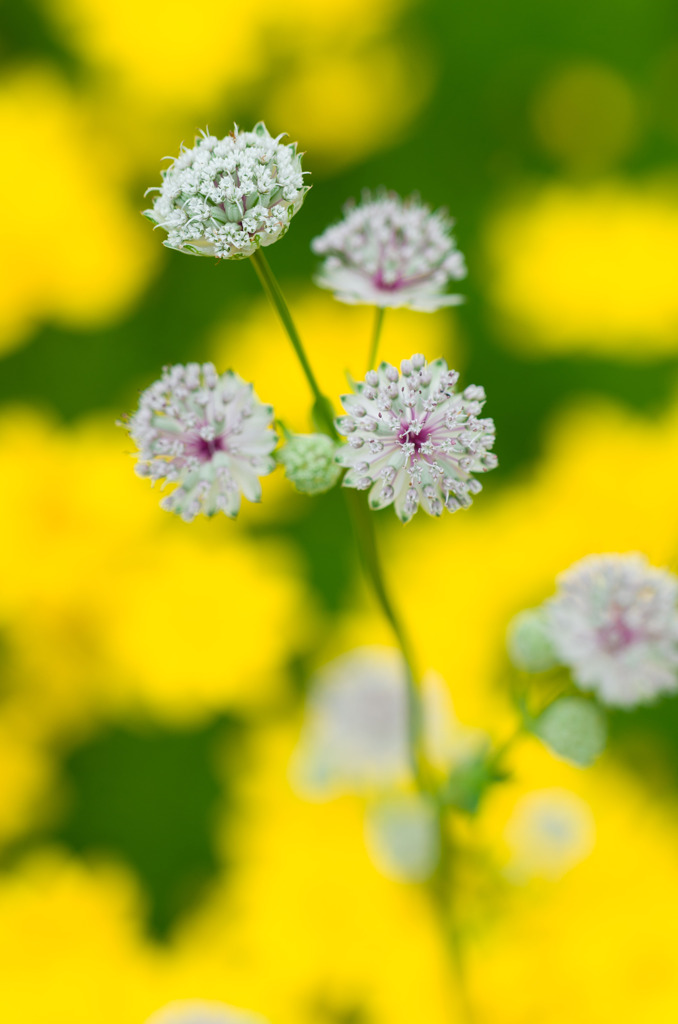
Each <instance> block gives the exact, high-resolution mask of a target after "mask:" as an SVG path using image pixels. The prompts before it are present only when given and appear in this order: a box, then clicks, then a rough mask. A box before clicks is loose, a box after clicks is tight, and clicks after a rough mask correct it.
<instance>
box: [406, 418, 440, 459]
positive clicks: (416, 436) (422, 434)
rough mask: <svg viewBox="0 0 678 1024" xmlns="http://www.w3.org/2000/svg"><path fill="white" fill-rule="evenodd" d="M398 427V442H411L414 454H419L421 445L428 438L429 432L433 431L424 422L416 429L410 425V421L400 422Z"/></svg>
mask: <svg viewBox="0 0 678 1024" xmlns="http://www.w3.org/2000/svg"><path fill="white" fill-rule="evenodd" d="M400 427H401V429H400V433H399V434H398V441H399V442H400V444H407V443H408V442H409V443H410V444H413V445H414V451H415V454H416V455H418V454H419V452H420V451H421V447H422V445H423V444H425V443H426V441H428V440H429V438H430V437H431V434H432V433H433V430H432V428H431V427H427V426H426V424H424V425H423V426H422V427H420V428H419V429H418V430H413V429H412V425H411V424H410V423H401V424H400Z"/></svg>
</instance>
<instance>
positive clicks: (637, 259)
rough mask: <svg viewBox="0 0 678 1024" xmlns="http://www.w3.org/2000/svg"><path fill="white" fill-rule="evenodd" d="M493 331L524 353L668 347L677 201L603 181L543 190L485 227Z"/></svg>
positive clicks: (677, 316) (644, 355)
mask: <svg viewBox="0 0 678 1024" xmlns="http://www.w3.org/2000/svg"><path fill="white" fill-rule="evenodd" d="M487 253H488V260H489V270H490V279H489V286H490V298H491V302H492V303H493V305H494V308H495V311H496V314H497V317H498V329H499V331H500V333H501V334H502V335H503V336H504V337H505V338H506V340H507V341H508V342H509V343H510V344H511V345H512V346H513V347H514V348H517V349H519V350H521V351H523V352H525V353H527V354H530V355H562V354H566V353H577V354H578V353H594V354H596V355H609V356H613V357H616V356H619V357H623V358H626V359H638V360H647V359H652V358H657V357H658V356H664V355H668V354H671V353H674V352H675V351H676V344H677V343H676V334H677V332H678V290H677V289H676V278H677V277H678V198H676V194H675V193H671V192H670V191H662V190H661V189H659V188H652V187H650V186H649V185H648V186H640V185H632V184H629V183H624V182H622V181H608V182H604V183H601V184H597V185H591V186H588V187H583V186H582V187H576V186H572V185H566V184H553V185H547V186H543V187H542V188H541V189H539V190H537V191H535V192H534V194H533V195H531V196H530V197H528V198H526V199H525V200H524V201H522V202H517V203H515V204H514V205H512V206H509V207H508V208H506V209H505V210H503V211H501V212H500V213H498V214H497V215H496V216H495V218H494V220H493V221H492V222H491V223H490V224H489V226H488V232H487Z"/></svg>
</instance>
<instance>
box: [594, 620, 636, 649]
mask: <svg viewBox="0 0 678 1024" xmlns="http://www.w3.org/2000/svg"><path fill="white" fill-rule="evenodd" d="M637 639H638V636H637V634H636V633H635V632H634V630H632V629H631V628H630V627H629V626H628V625H627V624H626V623H625V622H624V620H623V619H622V617H621V615H617V616H616V617H615V618H614V620H613V621H612V622H609V623H608V624H607V625H606V626H601V628H600V629H599V630H598V640H599V641H600V644H601V646H602V647H604V648H605V650H606V651H607V652H608V653H609V654H616V653H617V651H622V650H624V648H625V647H628V646H629V645H630V644H632V643H634V641H635V640H637Z"/></svg>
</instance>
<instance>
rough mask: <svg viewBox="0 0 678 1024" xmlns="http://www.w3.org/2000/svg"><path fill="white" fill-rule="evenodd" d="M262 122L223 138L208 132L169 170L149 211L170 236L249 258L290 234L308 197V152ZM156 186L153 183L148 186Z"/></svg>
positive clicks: (185, 248) (177, 244)
mask: <svg viewBox="0 0 678 1024" xmlns="http://www.w3.org/2000/svg"><path fill="white" fill-rule="evenodd" d="M281 138H282V136H281V135H279V136H278V137H277V138H273V137H272V136H271V135H270V134H269V132H268V130H267V128H266V126H265V125H264V124H263V122H261V121H260V122H259V124H257V125H255V126H254V129H253V131H251V132H243V131H240V130H239V129H238V127H237V125H236V127H235V130H234V131H233V132H232V134H231V135H227V136H226V138H224V139H217V138H216V137H215V136H214V135H209V134H207V133H204V134H203V135H201V136H199V137H198V138H197V139H196V143H195V145H194V146H193V147H192V148H191V149H187V148H183V149H182V151H181V152H180V154H179V156H178V157H177V158H176V159H175V160H174V161H173V162H172V164H171V165H170V166H169V167H168V168H167V169H166V170H164V171H163V172H162V179H163V180H162V185H161V186H159V189H158V191H159V193H160V194H159V195H158V196H157V197H156V199H155V200H154V203H153V208H152V209H150V210H145V211H144V215H145V216H146V217H148V218H149V220H152V221H153V222H154V223H155V224H156V225H157V226H158V227H161V228H163V229H164V230H165V231H166V232H167V238H166V239H165V242H164V244H165V245H166V246H168V247H169V248H170V249H178V250H179V251H180V252H188V253H192V254H193V255H195V256H216V257H218V258H219V259H245V257H247V256H251V255H252V253H253V252H254V251H255V250H256V249H258V248H259V246H263V245H271V244H272V243H273V242H276V241H277V240H278V239H279V238H281V237H282V235H284V234H285V232H286V231H287V228H288V227H289V223H290V220H291V219H292V217H293V216H294V214H295V213H296V212H297V210H298V209H299V207H300V206H301V204H302V203H303V201H304V196H305V195H306V193H307V192H308V188H309V186H307V185H304V172H303V171H302V169H301V155H300V154H298V153H297V147H296V143H293V144H291V145H283V144H282V143H281V142H280V139H281ZM149 191H150V190H149Z"/></svg>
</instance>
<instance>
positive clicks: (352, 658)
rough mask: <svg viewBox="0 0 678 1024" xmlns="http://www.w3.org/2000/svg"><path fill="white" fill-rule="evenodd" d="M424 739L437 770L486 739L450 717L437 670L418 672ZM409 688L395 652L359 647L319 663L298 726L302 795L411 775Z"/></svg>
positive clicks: (296, 766) (396, 781)
mask: <svg viewBox="0 0 678 1024" xmlns="http://www.w3.org/2000/svg"><path fill="white" fill-rule="evenodd" d="M421 698H422V705H423V744H424V749H425V754H426V757H427V760H428V762H429V764H430V765H431V766H432V767H433V768H434V769H435V770H437V771H439V772H445V771H446V770H449V767H450V766H451V765H452V764H453V763H454V762H455V761H459V760H463V759H466V758H467V757H470V756H472V754H473V753H474V752H475V751H476V750H477V749H478V748H479V746H480V745H482V744H484V742H485V737H484V735H481V734H479V733H478V732H477V730H475V729H467V728H465V727H464V726H461V725H460V724H459V723H458V722H457V721H456V719H455V717H454V711H453V708H452V702H451V699H450V696H449V691H448V690H447V687H446V686H445V683H444V681H443V680H442V679H441V678H440V677H439V676H438V675H436V674H435V673H433V672H429V673H427V675H426V676H425V677H424V679H423V681H422V687H421ZM408 713H409V707H408V695H407V684H406V675H405V667H404V665H403V661H402V658H401V656H400V654H399V652H398V651H396V650H394V649H392V648H388V647H383V648H382V647H362V648H358V649H356V650H354V651H350V652H349V653H348V654H344V655H342V656H341V657H339V658H337V659H335V661H333V662H331V663H330V664H329V665H326V666H324V668H322V669H321V670H320V671H319V672H318V673H317V674H316V676H315V678H314V679H313V680H312V681H311V690H310V695H309V698H308V707H307V714H306V720H305V723H304V729H303V732H302V736H301V740H300V743H299V746H298V748H297V751H296V754H295V758H294V760H293V763H292V778H293V782H294V784H295V786H296V788H297V789H298V790H299V791H300V792H301V793H302V794H303V795H304V796H307V797H311V798H312V797H318V798H323V797H327V796H334V795H336V794H340V793H347V792H368V793H369V792H373V791H375V790H376V791H380V790H385V789H391V788H396V787H398V786H400V785H402V784H405V783H408V782H410V781H411V761H410V753H409V727H408Z"/></svg>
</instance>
